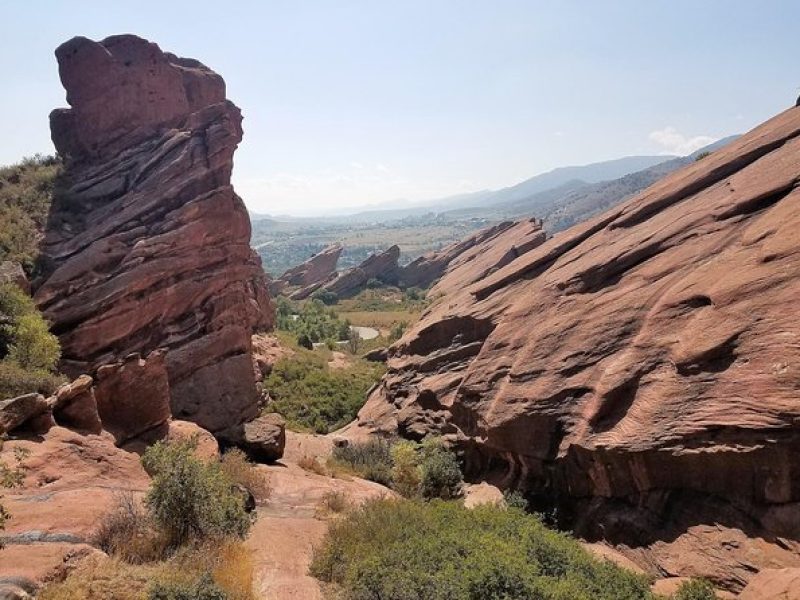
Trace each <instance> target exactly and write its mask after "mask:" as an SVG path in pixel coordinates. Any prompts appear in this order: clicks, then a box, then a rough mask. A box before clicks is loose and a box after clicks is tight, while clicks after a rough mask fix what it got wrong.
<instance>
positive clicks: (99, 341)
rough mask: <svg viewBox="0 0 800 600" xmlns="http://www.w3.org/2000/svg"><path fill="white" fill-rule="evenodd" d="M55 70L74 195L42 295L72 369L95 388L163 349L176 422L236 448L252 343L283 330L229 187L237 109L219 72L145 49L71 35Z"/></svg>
mask: <svg viewBox="0 0 800 600" xmlns="http://www.w3.org/2000/svg"><path fill="white" fill-rule="evenodd" d="M56 57H57V58H58V62H59V73H60V75H61V80H62V82H63V84H64V87H65V88H66V90H67V100H68V102H69V104H70V105H71V108H69V109H58V110H56V111H54V112H53V113H52V115H51V129H52V134H53V141H54V143H55V145H56V148H57V149H58V151H59V153H61V154H62V155H63V156H65V157H66V169H65V184H64V186H63V187H62V189H60V190H59V191H58V193H57V194H56V197H55V198H54V201H53V205H52V209H51V214H50V219H49V222H48V226H47V232H46V237H45V239H44V241H43V244H42V248H41V250H42V254H43V258H44V263H45V269H44V274H43V276H42V277H40V278H39V279H38V280H37V281H36V282H34V288H35V300H36V302H37V304H38V305H39V307H40V308H41V309H42V310H43V312H44V314H45V316H46V317H47V318H48V319H49V320H50V321H52V323H53V330H54V331H55V332H56V333H57V334H58V336H59V338H60V340H61V344H62V348H63V361H62V369H63V370H64V371H65V372H66V373H67V374H69V375H71V376H77V375H79V374H81V373H89V374H92V375H93V374H94V373H95V372H96V371H97V369H98V368H99V367H101V366H103V365H106V364H110V363H115V362H117V361H119V360H121V359H124V358H125V357H126V356H128V355H130V354H132V353H139V354H141V355H142V356H147V355H148V354H150V353H151V352H152V351H154V350H156V349H158V348H164V349H165V350H166V358H165V364H166V369H167V372H168V376H169V387H168V389H169V397H170V399H171V404H172V412H173V414H174V416H175V417H176V418H179V419H189V420H192V421H195V422H197V423H198V424H200V425H201V426H203V427H204V428H206V429H209V430H211V431H212V432H214V433H215V434H218V435H221V436H223V437H224V436H226V435H229V434H230V432H232V431H234V430H237V429H238V428H240V426H241V424H242V423H243V422H244V421H246V420H248V419H250V418H252V417H253V416H255V414H256V413H257V407H256V402H257V398H258V396H257V392H256V389H255V385H254V383H253V381H252V376H251V375H250V373H251V370H252V367H251V358H250V335H251V334H252V332H253V330H254V329H259V328H268V327H269V326H271V321H272V308H271V306H270V304H269V299H268V295H267V292H266V278H265V275H264V273H263V270H262V269H261V266H260V260H259V259H258V257H257V256H256V255H255V253H253V252H252V251H251V249H250V247H249V238H250V222H249V218H248V215H247V211H246V210H245V207H244V204H243V203H242V201H241V199H240V198H239V197H238V196H237V195H236V194H235V193H234V191H233V188H232V187H231V185H230V175H231V169H232V160H233V152H234V150H235V149H236V146H237V144H238V143H239V141H240V140H241V137H242V129H241V120H242V118H241V114H240V112H239V109H238V108H237V107H236V106H234V105H233V104H232V103H231V102H230V101H228V100H226V98H225V84H224V82H223V80H222V78H221V77H220V76H219V75H217V74H216V73H214V72H213V71H211V70H210V69H208V68H207V67H205V66H204V65H202V64H201V63H199V62H197V61H194V60H191V59H183V58H178V57H176V56H174V55H172V54H169V53H165V52H162V51H161V50H160V49H159V47H158V46H157V45H156V44H153V43H150V42H147V41H146V40H143V39H141V38H138V37H135V36H131V35H123V36H114V37H111V38H107V39H106V40H103V41H102V42H93V41H91V40H88V39H86V38H74V39H72V40H70V41H69V42H67V43H65V44H63V45H62V46H60V47H59V48H58V50H57V51H56ZM245 374H246V376H244V375H245Z"/></svg>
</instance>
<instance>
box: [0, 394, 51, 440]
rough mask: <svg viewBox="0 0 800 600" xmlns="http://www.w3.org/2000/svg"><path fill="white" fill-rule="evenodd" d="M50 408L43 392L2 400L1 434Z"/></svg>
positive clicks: (0, 410)
mask: <svg viewBox="0 0 800 600" xmlns="http://www.w3.org/2000/svg"><path fill="white" fill-rule="evenodd" d="M49 409H50V406H49V405H48V403H47V400H46V399H45V397H44V396H42V395H41V394H24V395H22V396H17V397H16V398H9V399H7V400H2V401H0V434H4V433H8V432H9V431H13V430H14V429H17V428H18V427H21V426H23V425H25V424H26V423H30V422H31V421H33V420H34V419H36V418H38V417H40V416H42V415H44V414H45V413H47V412H48V411H49Z"/></svg>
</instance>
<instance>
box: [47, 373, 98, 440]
mask: <svg viewBox="0 0 800 600" xmlns="http://www.w3.org/2000/svg"><path fill="white" fill-rule="evenodd" d="M93 383H94V381H93V380H92V378H91V377H89V376H88V375H81V376H80V377H78V378H77V379H76V380H75V381H73V382H71V383H67V384H64V385H62V386H61V387H60V388H58V390H56V393H55V394H54V395H53V397H52V398H49V399H48V401H49V402H50V408H51V410H52V412H53V418H54V419H55V422H56V423H57V424H58V425H61V426H63V427H66V428H68V429H72V430H75V431H80V432H83V433H100V431H101V430H102V428H103V425H102V423H101V422H100V413H99V412H98V410H97V399H96V398H95V396H94V388H93V387H92V384H93Z"/></svg>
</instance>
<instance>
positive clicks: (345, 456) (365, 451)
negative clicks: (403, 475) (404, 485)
mask: <svg viewBox="0 0 800 600" xmlns="http://www.w3.org/2000/svg"><path fill="white" fill-rule="evenodd" d="M391 446H392V444H391V442H389V441H388V440H383V439H380V438H372V439H370V440H368V441H366V442H356V443H351V444H348V445H347V446H337V447H335V448H334V449H333V452H332V455H331V458H332V462H333V463H334V464H337V463H338V464H344V465H347V466H348V467H349V468H350V469H352V470H353V472H355V474H356V475H358V476H359V477H362V478H363V479H369V480H370V481H374V482H376V483H380V484H382V485H386V486H388V485H390V484H391V482H392V454H391Z"/></svg>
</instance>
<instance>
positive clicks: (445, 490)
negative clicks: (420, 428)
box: [419, 437, 464, 500]
mask: <svg viewBox="0 0 800 600" xmlns="http://www.w3.org/2000/svg"><path fill="white" fill-rule="evenodd" d="M421 454H422V456H421V460H420V464H419V469H420V493H421V494H422V496H423V497H424V498H441V499H443V500H449V499H451V498H456V497H458V496H460V495H461V485H462V484H463V483H464V479H463V477H462V475H461V468H460V467H459V466H458V460H457V459H456V455H455V454H453V453H452V452H450V451H449V450H448V449H447V448H445V446H444V444H443V443H442V440H441V438H437V437H431V438H427V439H425V440H424V441H423V442H422V448H421Z"/></svg>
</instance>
